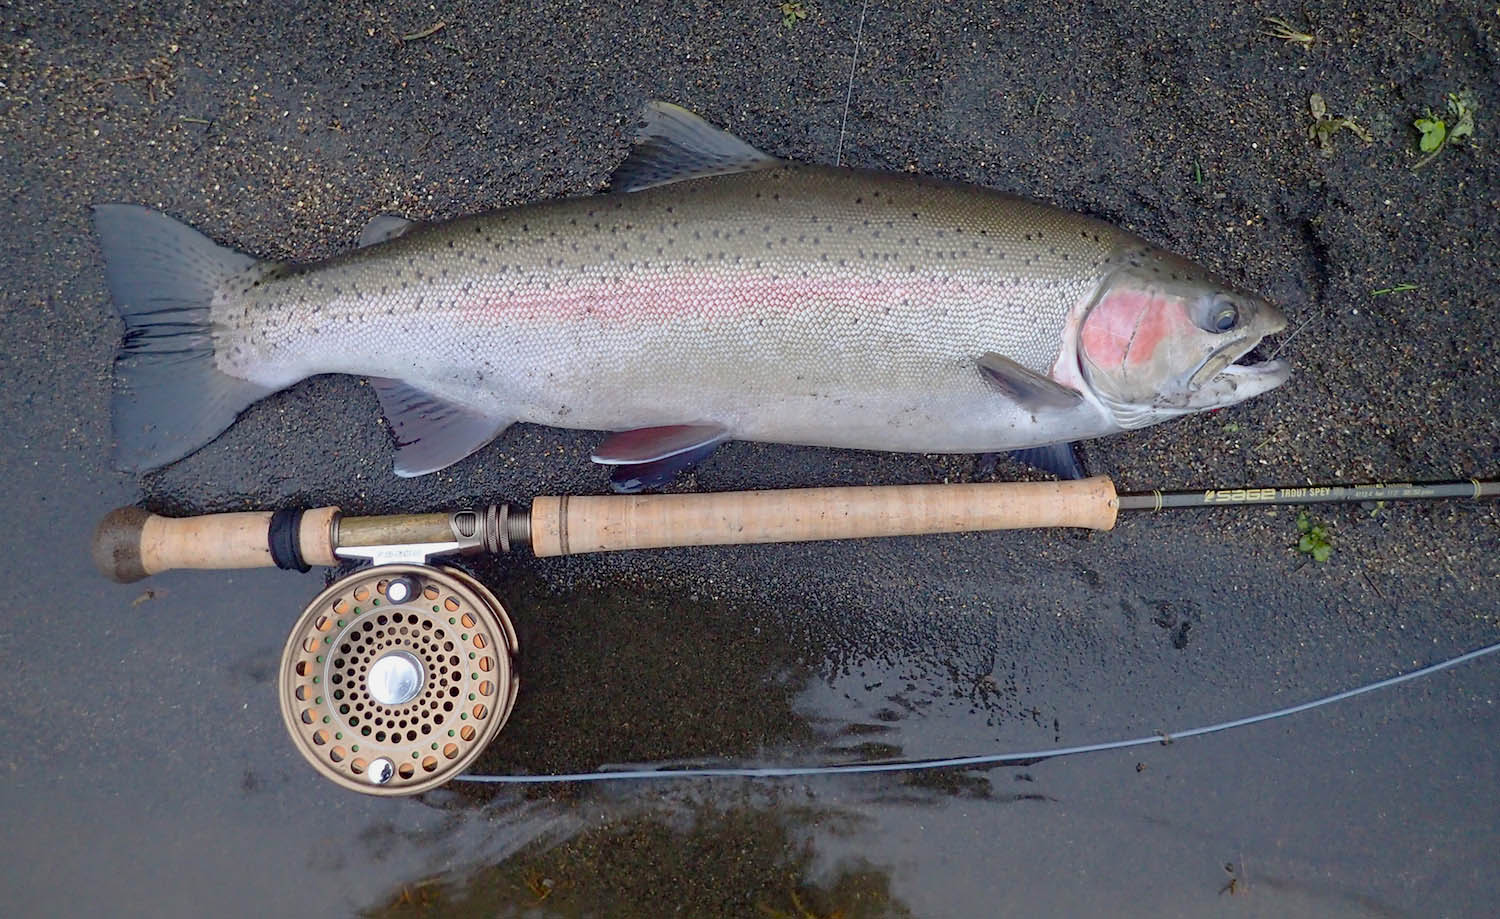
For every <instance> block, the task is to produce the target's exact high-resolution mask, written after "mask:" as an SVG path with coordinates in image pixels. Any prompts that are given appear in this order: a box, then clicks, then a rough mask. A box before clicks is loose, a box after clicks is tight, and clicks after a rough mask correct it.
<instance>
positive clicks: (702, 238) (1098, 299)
mask: <svg viewBox="0 0 1500 919" xmlns="http://www.w3.org/2000/svg"><path fill="white" fill-rule="evenodd" d="M611 184H612V188H613V189H614V190H613V192H612V193H609V194H601V195H595V196H592V197H583V198H571V199H565V200H558V201H548V202H542V203H537V204H528V205H523V206H518V207H512V208H506V209H504V210H499V211H494V212H491V213H488V214H482V215H479V216H473V217H464V218H460V219H457V220H452V221H449V222H446V223H441V224H434V225H418V224H414V223H412V222H409V221H406V220H403V219H401V218H397V217H389V216H383V217H378V218H376V220H375V221H374V222H372V224H371V226H370V227H369V228H368V229H367V230H366V232H365V236H364V238H362V240H361V247H360V248H358V249H356V250H354V251H352V252H349V253H347V254H344V255H340V256H337V257H335V258H331V259H328V260H327V261H323V262H318V263H314V264H305V265H293V264H279V263H274V262H268V261H261V260H257V259H254V258H251V257H249V256H246V255H242V254H240V253H237V252H235V251H233V250H230V249H226V248H223V247H220V246H218V245H216V244H214V243H213V242H211V241H210V240H209V239H207V238H206V237H204V236H202V235H200V234H199V233H197V232H196V231H194V230H192V229H190V228H188V227H187V226H185V225H183V224H181V223H178V222H176V221H174V220H172V219H171V218H168V217H166V216H164V215H161V214H158V213H156V212H154V211H151V210H148V209H146V208H141V207H135V206H130V205H101V206H99V207H97V208H96V209H95V222H96V226H97V229H98V233H99V238H100V241H101V244H102V248H103V250H104V255H105V261H106V266H107V267H106V271H107V276H108V281H109V287H110V291H111V293H112V296H113V299H114V302H115V305H116V307H117V309H118V311H119V314H120V316H121V318H122V319H123V320H124V323H125V337H124V343H123V345H122V347H121V350H120V353H119V355H118V357H117V359H116V364H115V394H114V406H113V408H114V418H115V438H116V461H117V465H119V466H120V467H121V468H123V469H127V470H144V469H150V468H154V467H157V466H161V465H164V464H166V463H170V462H172V461H174V460H177V459H179V458H181V457H183V456H186V455H187V454H189V453H191V452H193V451H194V450H196V449H198V448H199V447H201V446H203V445H204V444H206V443H208V442H209V441H211V440H212V439H213V438H214V437H216V436H217V435H218V434H219V433H220V432H221V431H223V430H224V429H225V428H226V427H228V426H229V425H230V423H231V422H233V420H234V418H235V416H236V415H237V414H238V413H239V412H241V411H243V410H244V409H245V408H246V407H248V406H249V405H250V404H251V403H253V402H255V401H256V400H258V399H260V398H262V397H264V396H266V395H268V394H270V393H273V392H276V391H277V390H280V389H283V388H285V387H287V386H290V385H292V384H293V383H296V382H297V381H298V380H301V379H303V378H305V377H308V376H311V375H313V374H320V373H349V374H359V375H362V376H367V377H369V378H370V380H371V383H372V384H373V386H374V388H375V391H376V393H377V395H378V397H379V399H380V404H381V407H382V408H383V409H384V412H385V415H386V418H387V420H388V421H389V422H390V425H391V429H392V431H393V433H394V435H395V438H396V444H397V447H396V458H395V471H396V474H397V475H402V476H414V475H422V474H424V473H428V472H432V471H434V470H437V469H441V468H443V467H445V466H447V465H449V464H451V463H454V462H457V461H458V460H461V459H463V458H464V457H465V456H467V455H469V454H470V453H472V452H474V451H475V450H477V449H479V448H480V447H482V446H484V445H485V444H486V443H488V442H489V441H490V440H491V439H492V438H494V437H495V436H496V435H497V434H499V433H500V432H501V431H503V430H504V429H505V428H506V427H507V426H508V425H510V424H512V423H513V422H516V421H526V422H531V423H535V424H543V425H554V426H558V427H568V428H586V429H595V430H604V431H614V432H618V433H616V434H613V435H612V436H609V437H607V438H606V439H605V440H604V441H603V442H602V443H601V444H600V446H599V448H598V450H597V451H596V452H595V454H594V459H595V461H596V462H600V463H605V464H610V465H613V466H615V467H616V468H615V471H614V476H613V478H614V483H615V485H616V487H617V488H618V489H621V490H630V489H632V488H637V487H641V486H644V485H655V484H660V483H661V482H663V481H665V480H666V479H668V478H670V477H671V475H672V474H674V473H675V472H676V471H678V470H679V469H681V468H684V467H685V466H687V465H690V464H692V463H694V462H696V461H698V460H700V459H702V458H703V457H704V456H706V455H707V454H708V452H710V451H711V450H712V449H713V448H714V446H716V445H717V444H719V443H721V442H723V441H725V440H729V439H732V438H737V439H743V440H757V441H774V442H780V443H794V444H811V445H819V446H828V447H851V448H863V449H871V450H893V451H920V452H993V451H1002V450H1025V449H1027V448H1048V447H1049V445H1059V444H1062V445H1066V444H1067V443H1069V442H1071V441H1075V440H1080V439H1083V438H1090V437H1097V436H1099V435H1103V434H1109V433H1111V432H1116V431H1122V430H1128V429H1132V428H1139V427H1142V426H1144V425H1148V424H1153V423H1156V422H1158V421H1162V420H1165V419H1167V418H1171V417H1174V416H1177V415H1183V414H1186V413H1189V412H1198V411H1205V410H1208V409H1215V408H1222V407H1224V406H1227V405H1233V404H1235V403H1237V402H1240V401H1242V400H1244V399H1247V398H1249V397H1251V396H1254V395H1258V394H1260V393H1263V392H1266V391H1267V390H1270V389H1273V388H1275V387H1276V386H1278V385H1280V384H1281V383H1282V382H1283V381H1285V380H1286V378H1287V375H1288V372H1289V371H1288V368H1287V366H1286V364H1284V363H1282V362H1279V361H1270V362H1265V363H1249V362H1244V361H1242V360H1241V359H1242V358H1244V357H1245V356H1246V355H1247V354H1248V353H1249V352H1250V351H1251V349H1252V348H1254V347H1255V345H1256V344H1257V343H1259V342H1260V341H1261V339H1262V338H1263V337H1264V336H1266V335H1268V334H1271V333H1275V332H1277V331H1280V330H1281V329H1282V328H1284V327H1285V320H1284V318H1283V317H1282V315H1281V313H1279V312H1278V311H1277V310H1276V309H1275V308H1274V307H1272V306H1271V305H1270V304H1269V303H1266V302H1265V301H1263V300H1261V299H1259V298H1257V297H1255V296H1253V295H1251V294H1248V293H1246V292H1244V291H1240V290H1236V289H1235V288H1234V287H1232V286H1231V285H1230V284H1228V283H1227V282H1225V281H1223V280H1221V279H1219V278H1216V277H1214V276H1213V275H1212V274H1210V273H1208V272H1206V271H1205V270H1203V269H1202V268H1200V267H1198V266H1196V265H1194V264H1192V263H1191V262H1188V261H1186V260H1184V259H1182V258H1180V257H1178V256H1176V255H1172V254H1170V253H1168V252H1165V251H1162V250H1160V249H1158V248H1156V247H1154V246H1152V245H1150V244H1149V243H1147V242H1145V241H1144V240H1142V239H1140V238H1138V237H1136V236H1133V235H1131V234H1128V233H1125V232H1122V231H1120V230H1118V229H1115V228H1114V227H1112V226H1109V225H1108V224H1105V223H1101V222H1100V221H1097V220H1093V219H1090V218H1087V217H1082V216H1079V215H1077V214H1071V213H1067V212H1065V211H1061V210H1058V209H1056V208H1052V207H1048V206H1045V205H1041V204H1037V203H1034V202H1030V201H1027V200H1023V199H1021V198H1017V197H1013V196H1011V195H1006V194H1001V193H998V192H995V191H991V190H988V189H984V188H979V187H974V186H969V185H962V184H956V183H952V182H944V181H938V180H935V179H928V178H920V177H912V176H906V175H893V174H886V173H879V172H870V171H865V170H857V169H837V168H830V167H826V166H816V165H805V164H799V163H791V162H787V161H784V160H779V159H776V158H774V157H771V156H767V155H766V154H764V153H761V152H760V151H759V150H756V149H755V148H753V147H751V146H749V145H748V144H746V143H744V142H743V141H741V140H739V139H738V138H736V137H734V136H732V135H730V134H727V133H725V132H723V131H719V130H717V129H715V128H713V127H711V126H709V125H708V124H706V123H705V122H703V121H702V120H700V119H699V118H697V117H696V116H694V115H693V114H691V113H690V112H687V111H686V110H684V109H681V108H678V107H677V106H673V105H668V104H665V103H653V104H651V105H649V106H648V107H647V109H646V114H645V119H644V122H643V126H642V130H641V136H640V138H639V140H638V144H637V146H636V147H635V148H634V150H633V152H632V153H631V155H630V157H629V158H628V159H627V160H626V162H625V163H624V164H623V165H622V166H621V167H620V169H619V171H618V172H616V174H615V175H614V177H613V178H612V180H611ZM1031 455H1032V457H1034V458H1035V457H1037V456H1039V455H1040V459H1041V461H1042V462H1044V463H1046V462H1049V461H1050V462H1051V465H1053V466H1057V465H1058V464H1060V463H1061V464H1063V465H1066V460H1067V458H1068V456H1070V455H1071V454H1067V455H1066V456H1062V457H1059V455H1058V454H1057V453H1056V452H1052V453H1045V454H1038V453H1035V452H1034V453H1032V454H1031Z"/></svg>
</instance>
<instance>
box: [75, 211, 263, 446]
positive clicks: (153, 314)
mask: <svg viewBox="0 0 1500 919" xmlns="http://www.w3.org/2000/svg"><path fill="white" fill-rule="evenodd" d="M94 227H95V229H96V230H97V231H98V233H99V244H100V246H101V247H102V248H103V250H104V263H105V277H106V279H107V280H108V282H109V292H110V295H111V296H112V297H113V298H114V303H115V310H116V311H117V312H118V313H119V316H120V318H121V319H122V320H124V322H125V338H124V341H123V342H122V343H121V345H120V352H119V354H117V355H116V356H115V385H114V404H113V412H114V428H115V454H114V462H115V466H116V468H118V469H120V470H122V471H126V472H140V471H143V470H147V469H155V468H156V467H158V466H165V465H166V464H168V463H171V462H174V461H176V460H179V459H181V458H183V457H184V456H187V455H188V454H189V453H192V452H193V451H194V450H197V449H198V448H199V447H201V446H203V445H204V444H206V443H208V442H209V441H211V440H213V439H214V438H215V437H217V436H218V435H219V434H220V432H222V431H223V430H224V429H225V428H227V427H229V425H230V424H231V423H232V422H233V421H234V419H235V416H236V415H238V414H239V413H240V412H242V411H244V410H245V409H246V408H248V407H249V406H250V405H251V403H253V402H255V401H257V400H259V399H261V398H263V397H265V396H267V395H269V394H270V393H272V392H274V391H275V390H274V389H270V388H267V387H264V386H259V385H257V384H255V383H249V382H246V381H245V380H241V379H237V378H235V377H231V376H229V375H228V374H225V373H223V372H222V371H220V370H219V369H218V367H216V366H215V364H214V337H213V330H212V327H211V325H210V319H209V305H210V304H211V303H212V301H213V297H214V293H215V291H216V290H217V289H218V288H219V286H220V285H221V284H222V283H223V282H224V281H225V280H226V279H228V278H230V277H232V276H233V275H236V274H238V273H240V272H242V271H245V270H246V269H248V268H249V267H250V266H251V265H254V264H255V259H253V258H251V257H250V256H248V255H242V254H240V253H238V252H235V251H234V250H232V249H226V248H224V247H223V246H219V245H216V244H215V243H214V242H213V241H212V240H210V239H209V238H208V237H206V236H204V235H203V234H202V233H199V232H198V231H197V230H194V229H192V228H191V227H189V226H186V225H184V224H181V223H178V222H177V221H175V220H173V219H172V218H170V217H168V216H166V215H165V214H159V213H157V212H156V211H153V210H151V209H150V208H145V207H137V206H136V205H131V204H100V205H96V206H95V207H94Z"/></svg>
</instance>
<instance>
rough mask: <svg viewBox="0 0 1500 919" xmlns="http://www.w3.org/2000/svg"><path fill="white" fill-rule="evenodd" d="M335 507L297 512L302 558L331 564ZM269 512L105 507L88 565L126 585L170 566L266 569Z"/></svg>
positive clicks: (332, 559) (269, 554) (268, 547)
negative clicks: (161, 512) (175, 512)
mask: <svg viewBox="0 0 1500 919" xmlns="http://www.w3.org/2000/svg"><path fill="white" fill-rule="evenodd" d="M337 516H338V508H336V507H320V508H315V509H313V510H309V511H306V512H304V513H303V515H302V521H301V523H300V524H299V526H298V528H297V538H298V542H299V545H300V548H301V553H302V558H303V559H304V560H305V561H306V562H307V563H308V564H310V565H335V564H338V560H337V559H335V558H334V555H333V550H334V546H333V539H332V531H333V521H334V519H335V518H336V517H337ZM270 526H271V512H270V511H252V512H248V513H239V514H209V515H207V516H203V517H182V518H172V517H159V516H157V515H156V514H150V513H147V512H146V511H143V510H141V509H140V508H138V507H122V508H119V509H118V510H115V511H111V512H110V513H109V514H107V515H106V516H105V518H104V519H103V520H101V521H100V522H99V527H98V528H97V529H96V530H95V531H94V545H93V550H94V564H95V565H96V566H98V568H99V571H100V572H101V573H103V574H104V576H105V577H107V578H109V579H111V580H113V581H118V582H120V583H121V584H128V583H130V582H131V581H139V580H140V579H141V578H144V577H146V576H147V575H151V574H156V573H157V572H161V571H166V570H168V569H171V568H269V567H271V566H273V565H275V562H274V561H273V560H272V558H271V547H270V541H269V534H270Z"/></svg>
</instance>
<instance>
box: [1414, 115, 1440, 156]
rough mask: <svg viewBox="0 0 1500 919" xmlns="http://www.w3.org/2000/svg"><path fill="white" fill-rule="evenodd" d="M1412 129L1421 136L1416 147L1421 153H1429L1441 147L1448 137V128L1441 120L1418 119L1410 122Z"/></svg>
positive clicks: (1435, 118)
mask: <svg viewBox="0 0 1500 919" xmlns="http://www.w3.org/2000/svg"><path fill="white" fill-rule="evenodd" d="M1412 127H1414V128H1416V129H1417V130H1418V131H1420V132H1421V134H1422V137H1421V139H1420V140H1418V141H1417V146H1419V147H1420V148H1421V149H1422V152H1423V153H1431V152H1433V151H1434V150H1436V149H1437V148H1438V147H1441V146H1442V145H1443V141H1444V139H1446V138H1447V136H1448V126H1447V125H1446V124H1444V123H1443V120H1442V119H1441V118H1437V117H1432V116H1429V117H1427V118H1418V119H1417V120H1416V121H1413V122H1412Z"/></svg>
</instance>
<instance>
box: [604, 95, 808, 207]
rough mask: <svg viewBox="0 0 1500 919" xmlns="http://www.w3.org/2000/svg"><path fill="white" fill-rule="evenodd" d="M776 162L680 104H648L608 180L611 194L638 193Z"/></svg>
mask: <svg viewBox="0 0 1500 919" xmlns="http://www.w3.org/2000/svg"><path fill="white" fill-rule="evenodd" d="M777 162H780V161H779V160H777V159H776V158H775V157H774V156H767V155H766V154H764V153H762V152H760V151H759V150H757V149H755V148H754V147H752V146H750V145H749V144H747V143H745V142H744V141H742V140H740V139H739V138H738V137H735V136H734V135H733V134H730V133H729V132H728V131H721V130H719V129H718V128H716V127H714V126H713V125H711V124H709V123H708V122H706V121H704V120H703V119H702V118H699V117H698V116H697V115H694V114H693V113H692V112H690V111H688V110H687V109H685V108H683V107H682V106H680V105H673V104H672V103H670V102H648V103H646V107H645V109H644V110H642V112H641V125H640V129H639V131H637V133H636V136H635V148H634V149H632V150H631V151H630V155H629V156H627V157H626V158H625V162H623V163H621V164H620V167H619V168H618V169H616V170H615V173H614V175H612V176H610V178H609V187H610V190H611V191H640V190H641V189H643V188H652V187H654V186H657V185H667V184H669V183H672V182H681V181H682V180H684V179H698V178H702V177H704V176H715V175H726V174H728V173H732V172H749V171H750V170H752V169H762V168H764V167H766V166H770V165H773V164H775V163H777Z"/></svg>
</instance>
